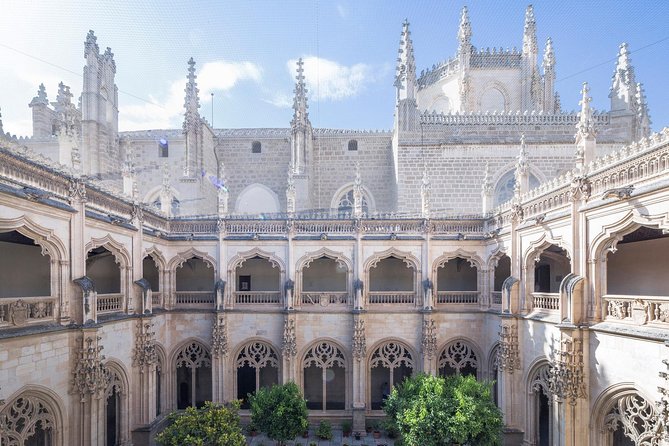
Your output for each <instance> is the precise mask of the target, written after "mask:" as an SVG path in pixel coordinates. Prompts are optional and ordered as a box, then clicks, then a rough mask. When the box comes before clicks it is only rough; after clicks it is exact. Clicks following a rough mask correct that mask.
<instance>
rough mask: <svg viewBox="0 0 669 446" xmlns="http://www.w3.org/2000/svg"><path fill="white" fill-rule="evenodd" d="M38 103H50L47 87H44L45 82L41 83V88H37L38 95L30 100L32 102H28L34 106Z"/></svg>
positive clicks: (30, 105)
mask: <svg viewBox="0 0 669 446" xmlns="http://www.w3.org/2000/svg"><path fill="white" fill-rule="evenodd" d="M36 105H49V100H48V99H47V97H46V87H44V84H39V88H38V89H37V96H35V97H34V98H33V100H32V101H30V104H28V106H29V107H34V106H36Z"/></svg>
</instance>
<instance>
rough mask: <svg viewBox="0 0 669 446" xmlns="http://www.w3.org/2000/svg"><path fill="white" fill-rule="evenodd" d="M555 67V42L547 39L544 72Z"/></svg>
mask: <svg viewBox="0 0 669 446" xmlns="http://www.w3.org/2000/svg"><path fill="white" fill-rule="evenodd" d="M554 67H555V52H554V51H553V40H552V39H551V38H550V37H549V38H548V39H546V49H545V50H544V70H546V71H549V70H552V69H553V68H554Z"/></svg>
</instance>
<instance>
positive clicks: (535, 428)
mask: <svg viewBox="0 0 669 446" xmlns="http://www.w3.org/2000/svg"><path fill="white" fill-rule="evenodd" d="M550 368H551V362H550V361H549V360H548V358H546V357H545V356H542V357H539V358H536V359H534V361H532V362H531V363H530V366H529V367H528V371H527V374H526V375H525V376H524V377H523V378H524V382H525V385H526V387H525V388H526V392H527V399H526V412H525V414H526V415H525V423H526V425H525V441H526V442H528V444H552V443H551V440H552V431H553V426H552V423H553V395H552V393H551V390H550Z"/></svg>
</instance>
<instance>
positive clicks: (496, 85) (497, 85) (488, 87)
mask: <svg viewBox="0 0 669 446" xmlns="http://www.w3.org/2000/svg"><path fill="white" fill-rule="evenodd" d="M495 92H496V93H498V94H499V96H500V97H501V99H502V101H503V104H502V108H501V109H500V108H497V109H493V110H488V109H486V110H484V109H483V106H484V103H485V102H486V101H488V100H489V99H490V96H489V95H490V94H491V93H493V94H494V93H495ZM477 105H478V109H479V110H480V111H481V112H486V111H488V112H493V111H496V112H502V111H508V110H509V107H510V106H511V97H510V96H509V92H508V90H507V88H506V86H504V84H502V83H501V82H499V81H496V80H493V81H490V82H488V83H486V84H485V85H484V86H483V88H482V89H481V94H479V97H478V100H477Z"/></svg>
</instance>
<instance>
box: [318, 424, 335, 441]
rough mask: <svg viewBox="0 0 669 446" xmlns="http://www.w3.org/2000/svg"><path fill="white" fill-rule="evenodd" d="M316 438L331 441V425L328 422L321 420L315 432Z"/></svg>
mask: <svg viewBox="0 0 669 446" xmlns="http://www.w3.org/2000/svg"><path fill="white" fill-rule="evenodd" d="M316 436H317V437H318V438H320V439H321V440H332V425H331V424H330V422H329V421H326V420H321V422H320V424H319V425H318V429H317V430H316Z"/></svg>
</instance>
